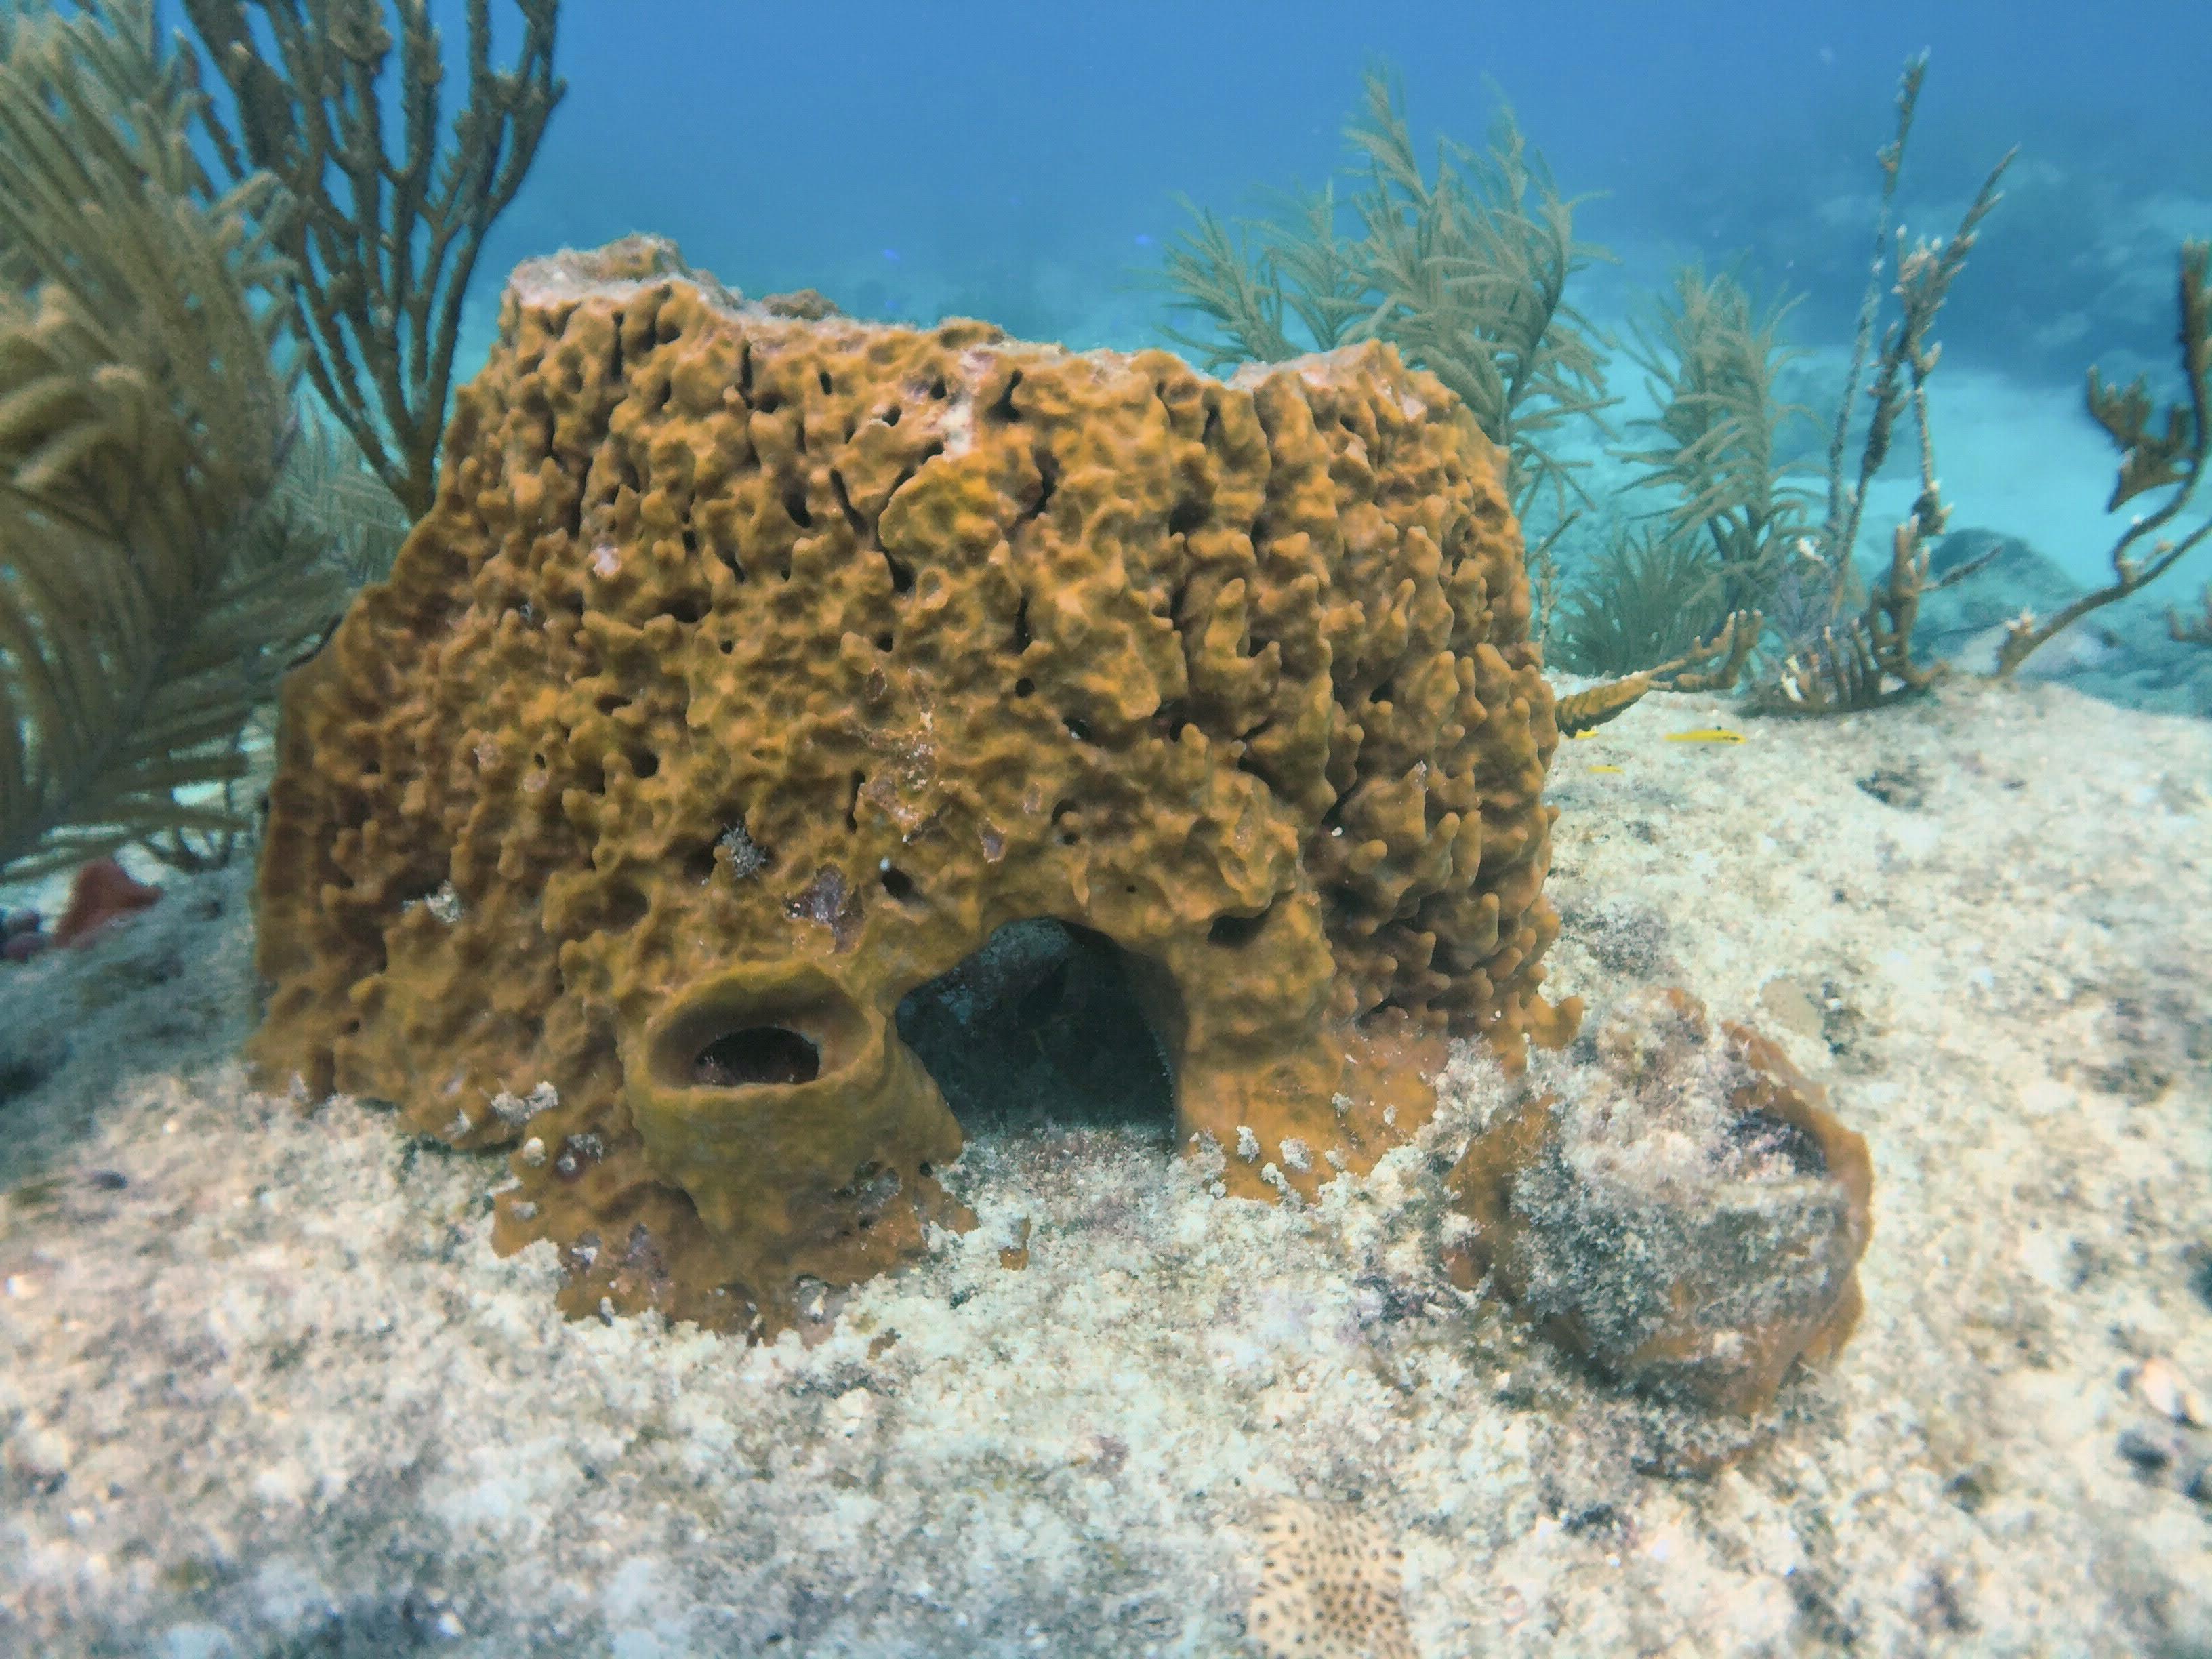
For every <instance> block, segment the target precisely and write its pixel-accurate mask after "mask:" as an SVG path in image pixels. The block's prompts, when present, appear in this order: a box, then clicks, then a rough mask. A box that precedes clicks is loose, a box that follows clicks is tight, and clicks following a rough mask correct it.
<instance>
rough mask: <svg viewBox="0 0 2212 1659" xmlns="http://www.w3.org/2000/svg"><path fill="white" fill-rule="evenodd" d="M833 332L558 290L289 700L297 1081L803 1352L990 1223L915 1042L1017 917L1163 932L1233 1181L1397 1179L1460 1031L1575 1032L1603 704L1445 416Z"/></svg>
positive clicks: (1434, 408) (288, 871)
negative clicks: (823, 1296)
mask: <svg viewBox="0 0 2212 1659" xmlns="http://www.w3.org/2000/svg"><path fill="white" fill-rule="evenodd" d="M797 309H798V310H799V312H800V313H801V314H798V315H792V314H785V313H790V312H791V311H792V310H793V307H775V308H771V307H765V306H754V307H748V306H744V305H741V304H740V303H738V301H737V300H736V299H735V296H733V295H729V294H728V293H727V292H726V290H723V289H720V287H719V286H718V285H716V284H714V283H713V281H712V279H711V278H705V277H701V276H694V275H693V274H691V273H690V272H688V271H686V270H684V268H683V267H682V265H681V263H680V260H679V259H678V257H677V256H676V254H675V252H674V250H673V249H672V248H671V247H670V246H668V245H666V244H665V243H657V242H653V241H649V240H642V239H638V240H632V241H631V242H629V243H625V244H617V245H616V246H614V247H613V248H611V249H608V250H603V251H601V252H599V253H598V254H592V255H574V254H572V255H566V256H562V258H558V259H556V260H549V261H542V262H538V263H535V264H529V265H526V266H524V267H523V268H522V269H521V270H519V271H518V272H517V274H516V276H515V278H514V280H513V283H511V285H510V287H509V289H508V291H507V296H506V299H505V301H504V305H503V309H502V314H501V336H500V340H499V343H498V345H497V347H496V349H495V351H494V353H493V355H492V357H491V361H490V363H489V367H488V368H486V370H485V371H484V373H483V374H482V375H481V376H480V377H479V378H478V380H477V381H476V383H475V384H474V385H473V386H471V387H470V388H468V389H467V390H466V392H465V393H464V394H463V395H462V396H461V398H460V399H459V404H458V407H457V409H456V410H455V414H454V416H453V422H452V424H451V427H450V429H449V434H448V439H447V453H446V459H445V465H444V469H443V473H442V478H441V486H440V489H439V492H438V496H437V500H436V503H435V507H434V509H433V510H432V512H431V513H429V515H428V517H427V518H426V519H425V520H423V521H422V524H421V525H420V526H418V527H417V528H416V532H415V533H414V535H413V536H412V538H410V540H409V542H408V544H407V545H406V547H405V549H404V551H403V552H402V554H401V555H400V557H399V559H398V564H397V565H396V567H395V568H394V570H393V572H392V577H391V579H390V580H389V581H388V582H387V583H386V584H384V585H382V586H377V587H374V588H372V589H370V590H369V591H368V592H367V593H366V594H365V595H364V596H363V598H362V601H361V602H360V603H359V604H358V605H356V607H355V609H354V610H353V611H352V612H351V613H350V614H349V617H347V619H346V621H345V623H344V624H343V626H342V627H341V628H340V629H338V631H337V634H336V635H335V636H334V637H333V639H332V641H331V644H330V645H329V647H327V648H326V649H325V651H324V652H323V653H321V654H320V655H319V657H318V658H316V659H314V660H313V661H312V662H311V663H309V664H308V665H306V666H305V667H303V668H302V669H301V670H300V671H297V672H296V673H295V675H294V676H293V678H292V679H291V681H290V682H289V684H288V687H287V690H286V695H285V699H284V709H283V732H282V736H281V738H280V752H279V758H278V769H277V773H276V778H275V781H274V784H273V786H272V788H271V790H270V819H269V825H268V832H267V840H266V847H265V852H264V858H263V863H262V869H261V875H260V888H259V929H260V945H259V957H258V962H259V967H260V971H261V973H262V975H263V977H264V980H266V981H268V982H269V983H270V986H271V987H272V988H271V991H270V997H269V1000H268V1004H267V1010H266V1016H265V1019H264V1024H263V1026H262V1028H261V1030H260V1031H259V1033H258V1036H257V1038H256V1040H255V1042H254V1046H253V1054H254V1057H255V1058H256V1060H258V1062H259V1064H260V1065H261V1066H263V1067H264V1072H265V1073H268V1074H270V1075H271V1077H272V1080H273V1081H275V1082H276V1083H278V1084H280V1085H281V1084H282V1083H283V1081H285V1080H286V1079H290V1078H294V1077H296V1078H297V1079H298V1080H299V1086H300V1088H301V1090H302V1091H304V1092H305V1093H306V1094H307V1095H308V1096H310V1097H320V1096H322V1095H323V1094H325V1093H327V1092H329V1091H332V1090H334V1089H335V1090H342V1091H348V1092H350V1093H355V1094H358V1095H362V1096H366V1097H377V1098H381V1099H386V1100H389V1101H392V1102H394V1103H397V1104H398V1107H399V1109H400V1114H401V1116H402V1119H403V1121H404V1122H405V1123H406V1124H407V1125H408V1126H409V1127H411V1128H413V1129H415V1130H416V1131H419V1132H422V1133H428V1134H431V1135H435V1136H438V1137H440V1138H441V1139H444V1140H446V1141H447V1142H448V1143H450V1144H452V1145H453V1146H460V1147H490V1146H508V1147H513V1148H514V1149H515V1151H514V1153H513V1169H514V1173H515V1176H516V1177H517V1180H518V1182H519V1184H518V1186H517V1187H516V1188H514V1189H513V1191H511V1192H509V1193H508V1194H506V1195H505V1196H504V1197H503V1198H502V1199H501V1210H500V1214H499V1223H498V1229H497V1238H498V1241H499V1242H500V1243H501V1246H502V1248H507V1249H513V1248H519V1247H520V1245H522V1244H523V1243H527V1242H529V1241H530V1240H532V1239H535V1238H540V1237H544V1238H550V1239H552V1240H554V1241H556V1243H558V1244H559V1245H560V1246H561V1249H562V1258H563V1261H564V1262H565V1263H566V1265H567V1267H568V1281H567V1288H566V1290H565V1291H564V1292H563V1304H564V1305H565V1306H568V1308H569V1309H570V1310H572V1311H579V1312H580V1311H589V1310H603V1309H613V1310H638V1309H644V1308H657V1309H659V1310H661V1311H663V1312H664V1313H665V1314H666V1315H668V1316H670V1317H671V1318H679V1319H695V1320H698V1321H701V1322H704V1323H706V1324H708V1325H711V1326H715V1327H718V1328H747V1327H748V1326H750V1327H753V1328H770V1329H772V1328H777V1327H779V1326H781V1325H783V1324H786V1323H787V1322H789V1321H790V1319H791V1318H792V1316H793V1307H794V1305H795V1304H796V1303H797V1302H798V1300H799V1298H802V1297H814V1296H818V1286H819V1285H842V1284H848V1283H851V1282H854V1281H855V1280H857V1279H860V1278H862V1277H865V1276H866V1275H868V1274H871V1273H875V1272H878V1271H880V1270H881V1269H883V1268H884V1267H887V1266H889V1265H890V1264H891V1263H892V1262H894V1261H896V1260H897V1259H898V1258H899V1257H900V1256H901V1255H902V1254H905V1253H908V1252H909V1251H911V1250H913V1249H915V1248H917V1247H918V1246H919V1244H920V1243H921V1239H922V1237H923V1229H924V1226H925V1225H926V1224H927V1223H929V1222H931V1221H933V1220H934V1221H939V1222H945V1223H951V1224H955V1225H957V1223H958V1222H959V1221H960V1220H961V1217H960V1215H959V1212H958V1206H957V1205H955V1204H953V1203H952V1202H951V1200H950V1199H949V1198H948V1197H947V1195H946V1194H945V1193H944V1192H943V1190H942V1188H940V1186H939V1182H938V1179H937V1175H936V1171H937V1170H938V1169H939V1167H940V1166H941V1165H942V1164H944V1163H945V1161H946V1160H948V1159H951V1158H953V1157H955V1156H956V1155H957V1153H958V1152H959V1150H960V1146H961V1130H960V1127H959V1126H958V1124H957V1122H956V1121H955V1120H954V1117H953V1115H952V1114H951V1110H950V1109H948V1108H947V1106H946V1104H945V1100H944V1098H943V1097H942V1095H941V1094H940V1091H939V1088H938V1086H937V1085H936V1083H935V1082H934V1081H933V1079H932V1077H931V1075H930V1073H928V1072H927V1070H926V1069H925V1067H924V1066H923V1065H922V1063H921V1060H919V1059H918V1058H917V1056H916V1054H915V1052H913V1050H912V1049H910V1048H909V1047H908V1044H907V1043H906V1042H903V1041H902V1039H901V1036H900V1034H899V1029H898V1018H897V1014H898V1010H899V1006H900V1003H901V1000H902V999H903V998H906V997H907V996H908V994H910V993H913V992H915V990H917V989H918V988H920V987H926V986H927V985H929V984H931V983H932V982H933V981H936V980H938V979H939V976H941V975H946V974H948V973H950V972H951V971H952V970H954V969H957V968H959V966H960V965H961V964H962V963H963V962H964V961H966V960H968V959H969V957H972V956H973V955H974V954H975V952H977V951H980V950H981V949H983V948H984V947H985V945H987V942H988V941H989V940H990V939H992V937H993V935H994V933H995V932H996V931H997V930H999V929H1000V928H1001V927H1006V926H1008V925H1010V924H1016V923H1022V922H1027V921H1035V920H1036V919H1048V920H1049V921H1053V922H1055V923H1057V924H1060V925H1062V926H1065V927H1068V928H1070V929H1073V930H1079V932H1080V933H1081V935H1082V936H1083V937H1084V938H1085V939H1092V938H1095V939H1101V940H1103V941H1104V942H1105V945H1107V946H1110V947H1111V950H1112V951H1115V952H1116V953H1118V955H1119V957H1120V959H1121V962H1122V963H1123V964H1124V966H1125V968H1126V969H1127V976H1128V980H1129V981H1130V983H1131V985H1132V986H1133V989H1134V993H1135V994H1136V996H1137V998H1138V1000H1139V1003H1140V1004H1141V1006H1142V1007H1143V1009H1144V1012H1145V1017H1146V1020H1147V1022H1148V1024H1149V1025H1150V1027H1151V1029H1152V1031H1153V1032H1154V1033H1155V1034H1156V1035H1157V1036H1158V1040H1159V1042H1160V1045H1161V1047H1162V1048H1163V1050H1164V1054H1165V1055H1166V1058H1167V1060H1168V1062H1169V1064H1170V1068H1171V1071H1172V1073H1173V1082H1174V1099H1175V1103H1176V1120H1177V1133H1178V1135H1179V1137H1180V1138H1181V1139H1182V1142H1183V1143H1184V1144H1185V1145H1186V1146H1188V1147H1189V1148H1190V1149H1192V1150H1193V1151H1194V1152H1200V1153H1204V1154H1206V1155H1208V1156H1215V1155H1218V1158H1219V1160H1220V1164H1221V1172H1220V1176H1219V1183H1220V1184H1219V1188H1218V1190H1220V1191H1222V1192H1225V1193H1233V1194H1240V1195H1247V1196H1260V1197H1268V1196H1274V1195H1277V1194H1293V1193H1295V1194H1304V1195H1309V1196H1310V1194H1312V1193H1313V1192H1314V1190H1315V1189H1316V1187H1317V1186H1318V1185H1319V1184H1320V1183H1321V1182H1323V1181H1325V1180H1327V1179H1328V1178H1329V1177H1330V1176H1333V1175H1334V1173H1336V1172H1337V1171H1338V1170H1344V1169H1353V1170H1358V1169H1364V1168H1366V1167H1368V1166H1369V1165H1370V1164H1371V1163H1372V1161H1373V1160H1374V1158H1376V1156H1378V1155H1379V1154H1380V1152H1382V1151H1383V1150H1384V1149H1386V1148H1387V1147H1388V1146H1390V1145H1393V1144H1395V1142H1396V1141H1398V1140H1399V1139H1402V1138H1403V1137H1404V1135H1405V1134H1406V1133H1409V1132H1410V1131H1411V1130H1412V1129H1413V1127H1417V1125H1418V1123H1419V1121H1420V1119H1421V1117H1422V1116H1423V1115H1425V1112H1426V1111H1427V1110H1430V1109H1432V1106H1433V1097H1432V1096H1428V1095H1427V1091H1425V1089H1422V1088H1418V1087H1417V1088H1416V1089H1414V1090H1413V1091H1410V1092H1409V1091H1406V1090H1405V1088H1404V1084H1405V1079H1407V1076H1408V1074H1409V1068H1412V1067H1413V1066H1419V1065H1425V1066H1427V1067H1428V1068H1429V1069H1431V1070H1433V1069H1435V1067H1436V1066H1438V1065H1440V1063H1441V1060H1442V1048H1443V1037H1444V1036H1445V1035H1446V1034H1448V1033H1449V1034H1467V1035H1475V1034H1480V1035H1482V1036H1486V1037H1487V1038H1489V1039H1490V1041H1491V1042H1492V1044H1493V1045H1494V1046H1495V1047H1496V1048H1498V1050H1499V1051H1500V1052H1501V1053H1503V1054H1506V1055H1508V1056H1509V1057H1510V1056H1514V1055H1516V1054H1519V1053H1520V1052H1521V1050H1522V1046H1523V1045H1524V1044H1525V1043H1526V1042H1528V1041H1529V1040H1530V1039H1532V1038H1533V1039H1536V1040H1539V1041H1547V1042H1550V1041H1559V1040H1564V1037H1565V1035H1566V1033H1567V1031H1568V1030H1570V1029H1571V1024H1572V1020H1573V1018H1574V1014H1575V1009H1574V1006H1572V1005H1571V1004H1569V1005H1564V1006H1562V1007H1561V1008H1560V1009H1558V1010H1554V1009H1553V1008H1551V1007H1549V1006H1547V1004H1546V1003H1545V1002H1544V1000H1543V999H1542V998H1541V995H1540V994H1539V992H1538V986H1539V983H1540V981H1541V976H1542V975H1541V968H1540V966H1539V958H1540V957H1541V956H1542V954H1543V952H1544V951H1545V948H1546V946H1547V945H1548V944H1549V942H1550V940H1551V939H1552V938H1553V933H1555V931H1556V926H1557V924H1556V921H1555V920H1554V918H1553V914H1552V912H1551V910H1550V908H1549V907H1548V906H1547V904H1546V902H1544V900H1543V897H1542V891H1541V890H1542V884H1543V879H1544V874H1545V871H1546V867H1547V860H1548V856H1549V852H1548V849H1549V830H1550V826H1551V822H1552V815H1551V812H1550V811H1549V810H1548V809H1547V808H1546V807H1545V806H1544V805H1543V804H1542V802H1541V798H1540V796H1541V787H1542V784H1543V780H1544V772H1545V767H1546V764H1547V761H1548V760H1549V757H1550V756H1551V753H1552V750H1553V747H1554V745H1555V744H1556V743H1557V740H1558V738H1557V732H1556V730H1555V727H1554V724H1553V703H1552V697H1551V694H1550V692H1549V691H1548V690H1547V688H1546V686H1545V684H1544V680H1543V678H1542V675H1541V671H1540V665H1539V661H1538V653H1537V650H1536V647H1534V646H1533V645H1532V644H1531V643H1530V642H1529V641H1528V620H1529V598H1528V582H1527V579H1526V576H1525V574H1524V572H1523V569H1522V550H1521V543H1520V536H1519V531H1518V528H1517V526H1516V523H1515V521H1514V520H1513V517H1512V515H1511V513H1510V510H1509V508H1508V506H1507V502H1506V499H1505V495H1504V489H1503V485H1502V483H1501V465H1500V459H1499V456H1498V452H1497V451H1496V449H1495V448H1494V447H1493V446H1492V445H1491V444H1490V443H1489V442H1488V441H1487V440H1486V439H1485V438H1484V437H1483V436H1482V435H1481V434H1480V431H1479V430H1478V429H1477V428H1476V427H1475V425H1474V422H1473V421H1472V420H1471V419H1470V418H1469V417H1468V415H1467V414H1466V411H1465V410H1464V409H1463V408H1462V406H1461V405H1460V404H1458V402H1457V401H1456V399H1455V398H1453V397H1452V395H1451V394H1450V393H1449V392H1447V391H1446V390H1445V389H1444V387H1443V386H1442V385H1441V384H1439V383H1438V382H1437V381H1436V380H1434V379H1432V378H1431V377H1430V376H1428V375H1426V374H1419V373H1416V372H1413V371H1409V370H1408V369H1407V368H1405V367H1404V366H1403V365H1402V364H1401V362H1400V361H1399V360H1398V358H1397V356H1396V355H1395V352H1394V351H1393V350H1392V349H1389V348H1388V347H1386V346H1381V345H1374V344H1370V345H1366V346H1361V347H1356V348H1348V349H1340V350H1339V351H1336V352H1334V353H1331V354H1328V355H1327V356H1316V357H1310V358H1306V359H1302V360H1300V361H1297V362H1291V363H1286V364H1277V365H1271V366H1268V367H1267V368H1264V369H1255V370H1251V371H1248V372H1247V373H1246V374H1244V375H1243V376H1240V377H1239V378H1237V380H1232V381H1229V382H1223V381H1220V380H1213V379H1211V378H1208V377H1206V376H1205V375H1202V374H1198V373H1196V372H1194V370H1193V369H1191V368H1189V367H1188V365H1187V364H1185V363H1183V362H1182V361H1181V360H1179V359H1177V358H1176V357H1174V356H1170V355H1168V354H1165V353H1163V352H1145V353H1139V354H1137V355H1134V356H1124V355H1120V354H1115V353H1109V352H1093V353H1086V354H1081V355H1076V354H1071V353H1068V352H1066V351H1064V350H1061V349H1058V348H1055V347H1049V346H1037V345H1028V344H1023V343H1017V342H1013V341H1010V340H1008V339H1007V338H1006V337H1005V336H1004V335H1003V334H1002V333H1001V332H1000V331H998V330H997V329H995V328H993V327H990V326H988V325H984V324H981V323H975V322H966V321H954V322H948V323H946V324H944V325H940V326H939V327H936V328H933V329H930V330H927V331H916V330H913V329H908V328H900V327H890V326H884V325H871V324H866V323H860V322H856V321H853V320H850V319H843V318H839V317H836V316H831V315H823V314H821V313H822V311H823V307H798V308H797ZM1386 1061H1388V1062H1390V1064H1389V1065H1386V1064H1385V1063H1384V1062H1386ZM1380 1076H1388V1077H1389V1078H1391V1079H1394V1082H1393V1083H1392V1085H1391V1086H1392V1087H1394V1088H1396V1089H1397V1090H1398V1091H1399V1093H1398V1095H1396V1096H1393V1095H1391V1093H1390V1091H1389V1089H1382V1090H1378V1089H1377V1088H1376V1087H1375V1086H1373V1085H1371V1084H1370V1081H1369V1080H1368V1079H1374V1078H1376V1077H1380ZM1422 1097H1426V1100H1427V1103H1426V1104H1424V1103H1423V1098H1422Z"/></svg>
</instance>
